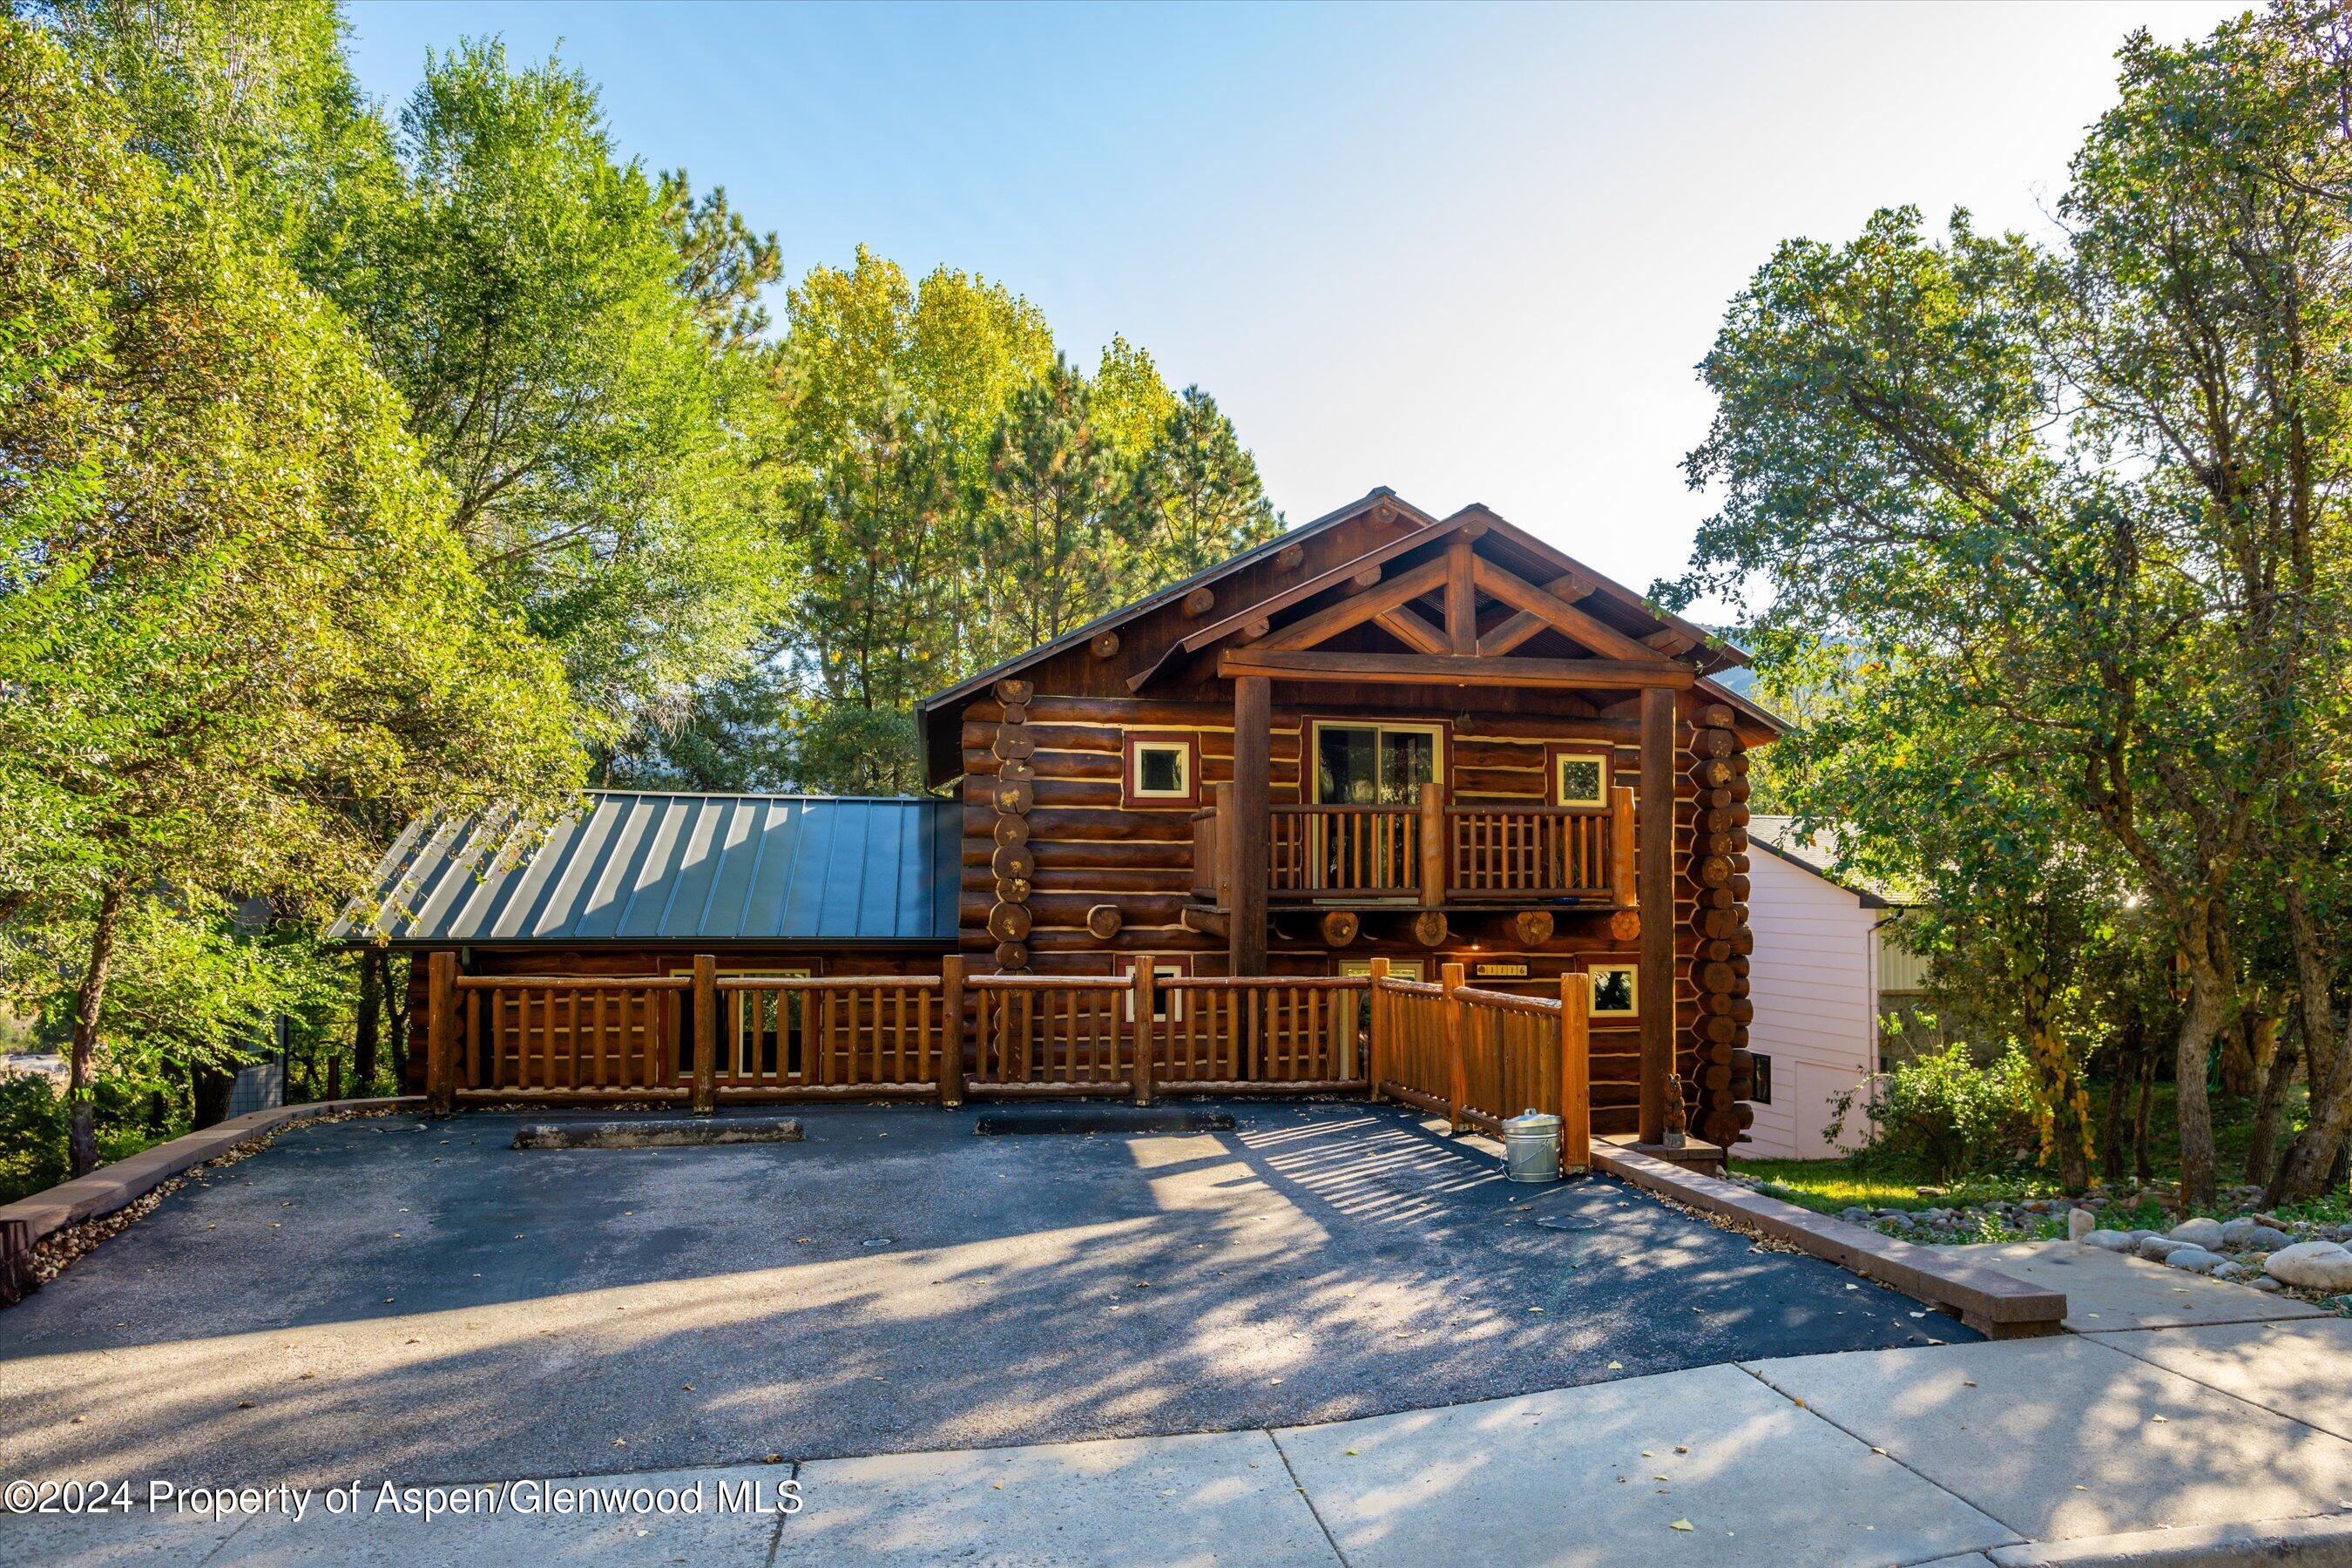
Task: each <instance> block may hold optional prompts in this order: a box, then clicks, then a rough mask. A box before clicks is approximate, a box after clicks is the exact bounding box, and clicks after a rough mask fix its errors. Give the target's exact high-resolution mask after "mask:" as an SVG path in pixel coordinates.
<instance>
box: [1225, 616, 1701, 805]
mask: <svg viewBox="0 0 2352 1568" xmlns="http://www.w3.org/2000/svg"><path fill="white" fill-rule="evenodd" d="M1217 672H1218V675H1219V676H1220V678H1222V679H1228V680H1233V679H1241V678H1243V677H1245V676H1263V677H1265V678H1268V679H1275V680H1339V681H1351V682H1364V681H1385V682H1388V683H1390V684H1392V685H1398V686H1465V687H1488V686H1534V687H1565V688H1570V689H1574V688H1578V687H1589V688H1592V689H1601V690H1643V689H1679V688H1682V687H1686V686H1688V685H1690V683H1691V682H1692V680H1693V679H1696V677H1695V676H1694V675H1693V674H1692V672H1691V671H1690V669H1689V668H1686V667H1685V666H1683V665H1678V664H1654V665H1649V664H1629V663H1626V662H1624V661H1622V660H1619V659H1608V658H1502V659H1481V658H1478V657H1476V656H1475V655H1474V654H1452V655H1440V654H1381V653H1327V652H1324V651H1321V650H1319V649H1318V650H1313V651H1306V652H1297V651H1292V650H1288V649H1260V648H1234V649H1227V650H1226V651H1225V652H1223V654H1220V655H1219V656H1218V658H1217ZM1669 782H1670V783H1671V781H1669Z"/></svg>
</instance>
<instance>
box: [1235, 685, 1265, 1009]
mask: <svg viewBox="0 0 2352 1568" xmlns="http://www.w3.org/2000/svg"><path fill="white" fill-rule="evenodd" d="M1272 706H1273V689H1272V687H1271V686H1270V685H1269V684H1268V683H1267V682H1266V681H1265V680H1264V679H1255V678H1249V677H1244V678H1243V679H1238V680H1236V681H1234V785H1233V801H1234V819H1233V820H1232V821H1231V822H1229V823H1226V824H1224V825H1223V830H1224V832H1225V833H1226V834H1227V835H1228V836H1229V837H1230V839H1231V841H1232V844H1233V857H1234V888H1233V893H1232V898H1231V900H1230V901H1229V903H1228V905H1227V907H1228V908H1229V909H1231V910H1232V911H1233V917H1234V918H1233V926H1232V929H1231V930H1230V931H1229V932H1228V933H1227V942H1228V948H1229V962H1230V963H1231V965H1232V968H1231V970H1230V973H1233V974H1234V975H1253V974H1263V973H1265V895H1266V841H1267V831H1268V822H1267V818H1268V807H1269V805H1271V801H1270V800H1269V798H1268V795H1267V780H1266V767H1267V762H1268V754H1267V753H1268V742H1269V737H1268V734H1267V731H1268V729H1269V728H1270V726H1271V722H1272V714H1271V709H1272Z"/></svg>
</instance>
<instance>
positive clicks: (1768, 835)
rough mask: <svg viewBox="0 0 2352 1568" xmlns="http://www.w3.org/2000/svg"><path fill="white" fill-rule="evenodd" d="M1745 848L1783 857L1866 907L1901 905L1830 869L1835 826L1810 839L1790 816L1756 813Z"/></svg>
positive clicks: (1834, 849)
mask: <svg viewBox="0 0 2352 1568" xmlns="http://www.w3.org/2000/svg"><path fill="white" fill-rule="evenodd" d="M1748 847H1751V848H1755V849H1761V850H1763V851H1764V852H1765V853H1766V854H1768V855H1769V856H1771V857H1772V858H1774V859H1776V860H1784V861H1786V862H1788V863H1789V864H1790V865H1791V866H1794V867H1795V868H1797V869H1799V870H1800V871H1805V872H1809V873H1811V875H1812V876H1815V877H1818V878H1819V879H1822V881H1824V882H1827V883H1828V884H1829V885H1830V886H1831V887H1832V888H1836V889H1841V890H1842V891H1844V892H1848V893H1852V894H1853V896H1854V897H1855V898H1856V899H1858V900H1861V903H1862V907H1863V908H1864V909H1865V910H1892V909H1898V908H1900V907H1901V906H1900V905H1898V904H1896V903H1895V900H1892V899H1889V898H1888V897H1887V896H1886V895H1885V894H1884V893H1882V892H1880V891H1879V890H1878V889H1875V888H1873V887H1871V886H1869V885H1868V884H1866V883H1864V882H1863V881H1861V880H1859V879H1856V878H1853V877H1848V876H1843V875H1841V874H1839V873H1838V872H1836V871H1833V870H1832V869H1831V868H1832V866H1834V865H1835V864H1836V863H1837V855H1838V847H1837V829H1835V828H1833V827H1832V828H1826V829H1823V830H1822V832H1819V833H1816V834H1815V835H1813V836H1812V837H1811V838H1806V837H1801V835H1800V834H1799V833H1798V832H1797V819H1796V818H1795V817H1793V816H1772V815H1769V814H1768V813H1758V814H1756V815H1754V816H1750V817H1749V818H1748Z"/></svg>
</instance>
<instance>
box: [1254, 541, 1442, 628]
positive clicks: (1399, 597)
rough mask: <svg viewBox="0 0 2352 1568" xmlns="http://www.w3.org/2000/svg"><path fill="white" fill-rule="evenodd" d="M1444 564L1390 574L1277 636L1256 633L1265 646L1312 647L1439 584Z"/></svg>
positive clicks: (1405, 602) (1438, 562) (1294, 623)
mask: <svg viewBox="0 0 2352 1568" xmlns="http://www.w3.org/2000/svg"><path fill="white" fill-rule="evenodd" d="M1446 571H1447V566H1446V563H1444V562H1443V561H1433V562H1431V563H1428V564H1427V565H1425V566H1417V567H1415V568H1413V569H1412V571H1410V572H1406V573H1403V574H1401V575H1399V576H1396V577H1392V578H1391V579H1390V580H1389V581H1387V582H1385V583H1383V584H1380V585H1379V586H1378V587H1374V588H1368V589H1366V590H1365V591H1364V592H1362V593H1360V594H1353V595H1349V597H1347V598H1344V599H1342V600H1340V601H1339V603H1338V604H1336V605H1331V606H1329V607H1328V608H1327V609H1321V610H1318V611H1316V612H1315V613H1314V614H1313V615H1311V616H1303V617H1302V618H1300V619H1298V620H1296V621H1293V622H1291V623H1290V624H1289V625H1288V626H1285V627H1283V628H1282V633H1281V635H1280V636H1279V637H1265V634H1264V633H1258V634H1256V635H1257V636H1259V637H1265V647H1268V648H1307V647H1315V646H1316V645H1317V644H1318V643H1321V642H1325V641H1328V640H1329V639H1330V638H1331V637H1336V636H1337V635H1339V633H1341V632H1343V631H1346V630H1347V629H1348V628H1349V627H1350V626H1362V625H1363V624H1364V623H1365V622H1366V621H1369V620H1370V619H1372V618H1373V617H1374V616H1378V615H1381V613H1382V612H1384V611H1388V610H1393V609H1395V608H1397V607H1399V606H1400V605H1405V604H1407V603H1410V602H1411V601H1412V600H1414V599H1418V598H1420V597H1421V596H1422V595H1424V594H1426V593H1428V592H1430V591H1431V590H1432V589H1433V588H1437V587H1439V586H1442V585H1443V584H1444V583H1445V580H1446ZM1252 624H1262V623H1252ZM1243 630H1244V635H1247V633H1248V626H1244V628H1243Z"/></svg>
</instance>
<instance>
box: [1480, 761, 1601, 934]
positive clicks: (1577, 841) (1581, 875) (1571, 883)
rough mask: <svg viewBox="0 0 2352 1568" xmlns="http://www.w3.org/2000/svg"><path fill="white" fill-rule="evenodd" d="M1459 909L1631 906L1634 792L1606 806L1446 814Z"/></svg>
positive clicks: (1493, 809)
mask: <svg viewBox="0 0 2352 1568" xmlns="http://www.w3.org/2000/svg"><path fill="white" fill-rule="evenodd" d="M1445 816H1446V821H1447V825H1448V827H1449V828H1450V830H1451V839H1452V845H1451V850H1452V856H1453V868H1454V874H1453V878H1452V886H1451V896H1452V897H1453V899H1454V900H1456V901H1463V902H1476V901H1479V900H1486V899H1577V900H1608V901H1610V902H1612V903H1613V904H1616V905H1618V906H1619V907H1620V908H1624V909H1631V908H1632V907H1633V791H1632V790H1630V789H1625V788H1622V787H1621V788H1619V789H1618V790H1617V791H1616V795H1615V798H1614V799H1613V800H1612V802H1611V803H1610V804H1609V805H1526V806H1484V805H1481V806H1454V807H1451V808H1449V809H1448V810H1447V812H1446V814H1445Z"/></svg>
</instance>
